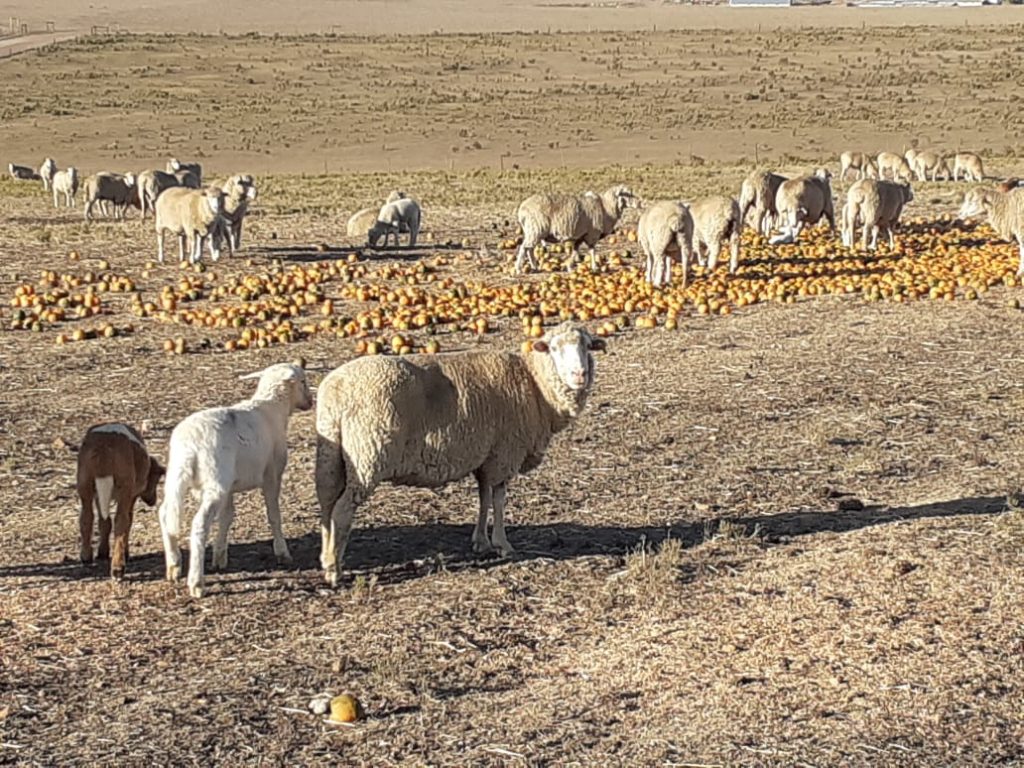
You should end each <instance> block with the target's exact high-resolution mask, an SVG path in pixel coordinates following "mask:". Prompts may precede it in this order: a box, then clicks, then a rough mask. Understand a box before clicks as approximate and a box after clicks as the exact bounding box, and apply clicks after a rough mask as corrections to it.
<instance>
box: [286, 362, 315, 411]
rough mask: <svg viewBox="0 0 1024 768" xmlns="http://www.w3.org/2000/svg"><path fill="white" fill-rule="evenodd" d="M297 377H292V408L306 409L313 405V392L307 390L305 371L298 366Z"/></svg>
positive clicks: (307, 383)
mask: <svg viewBox="0 0 1024 768" xmlns="http://www.w3.org/2000/svg"><path fill="white" fill-rule="evenodd" d="M298 371H299V374H300V376H299V378H297V379H292V380H291V381H292V408H294V409H295V410H296V411H308V410H309V409H311V408H312V407H313V393H312V392H310V391H309V382H308V381H307V380H306V372H305V371H304V370H302V369H301V368H298Z"/></svg>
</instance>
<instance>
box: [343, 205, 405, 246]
mask: <svg viewBox="0 0 1024 768" xmlns="http://www.w3.org/2000/svg"><path fill="white" fill-rule="evenodd" d="M392 202H394V201H392ZM378 213H380V209H379V208H363V209H362V210H361V211H356V212H355V213H353V214H352V215H351V216H350V217H349V220H348V223H346V224H345V234H347V235H348V236H349V237H350V238H353V239H355V238H358V239H359V240H360V241H361V242H366V238H367V233H369V231H370V230H371V229H372V228H373V225H374V224H376V223H377V214H378Z"/></svg>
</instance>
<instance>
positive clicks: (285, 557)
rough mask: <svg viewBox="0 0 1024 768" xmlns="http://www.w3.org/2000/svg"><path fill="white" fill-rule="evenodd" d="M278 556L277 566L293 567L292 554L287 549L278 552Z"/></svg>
mask: <svg viewBox="0 0 1024 768" xmlns="http://www.w3.org/2000/svg"><path fill="white" fill-rule="evenodd" d="M276 554H277V564H278V565H291V564H292V554H291V552H289V551H288V550H287V549H286V550H285V551H284V552H278V553H276Z"/></svg>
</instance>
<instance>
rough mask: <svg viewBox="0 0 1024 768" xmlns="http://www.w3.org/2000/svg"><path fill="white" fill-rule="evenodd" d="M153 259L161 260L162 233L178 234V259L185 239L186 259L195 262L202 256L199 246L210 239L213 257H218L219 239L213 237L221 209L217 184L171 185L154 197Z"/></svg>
mask: <svg viewBox="0 0 1024 768" xmlns="http://www.w3.org/2000/svg"><path fill="white" fill-rule="evenodd" d="M154 210H155V212H156V224H155V228H156V243H157V259H158V260H159V261H161V262H162V261H163V260H164V235H165V234H166V233H167V232H170V233H171V234H174V235H177V236H178V258H179V260H180V261H184V260H185V242H186V240H187V241H188V243H189V260H190V261H191V262H192V263H193V264H196V263H198V262H199V260H200V259H201V258H202V256H203V245H204V243H205V242H206V239H207V238H210V241H211V248H210V253H211V255H212V256H213V260H214V261H217V260H218V259H219V258H220V241H219V240H218V239H217V238H214V237H213V235H214V232H215V231H216V229H217V227H218V226H219V221H220V217H221V211H223V210H224V191H223V190H221V189H218V188H217V187H210V188H208V189H188V188H186V187H171V188H170V189H168V190H165V191H164V192H163V193H161V195H160V197H158V198H157V199H156V208H155V209H154Z"/></svg>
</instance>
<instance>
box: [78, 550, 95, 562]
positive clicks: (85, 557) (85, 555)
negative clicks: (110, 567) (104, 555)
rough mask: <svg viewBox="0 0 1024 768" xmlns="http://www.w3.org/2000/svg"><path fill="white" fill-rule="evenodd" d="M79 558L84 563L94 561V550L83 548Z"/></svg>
mask: <svg viewBox="0 0 1024 768" xmlns="http://www.w3.org/2000/svg"><path fill="white" fill-rule="evenodd" d="M78 558H79V559H80V560H81V561H82V563H83V564H87V563H91V562H92V550H91V549H83V550H82V551H81V552H79V553H78Z"/></svg>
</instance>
